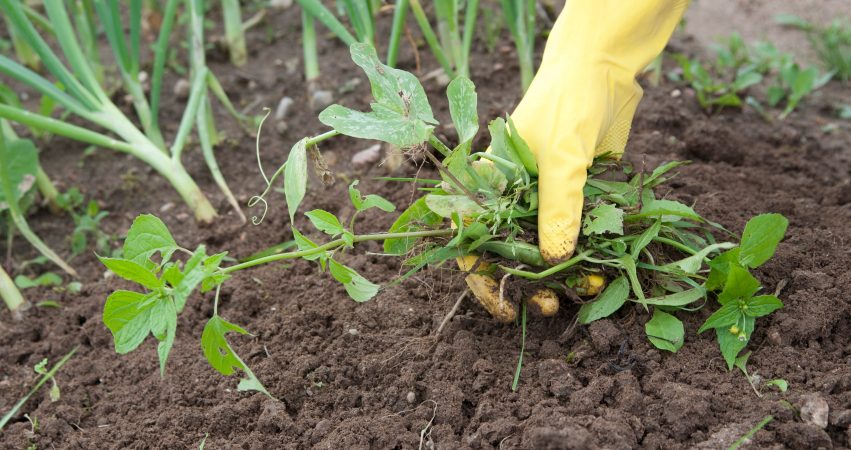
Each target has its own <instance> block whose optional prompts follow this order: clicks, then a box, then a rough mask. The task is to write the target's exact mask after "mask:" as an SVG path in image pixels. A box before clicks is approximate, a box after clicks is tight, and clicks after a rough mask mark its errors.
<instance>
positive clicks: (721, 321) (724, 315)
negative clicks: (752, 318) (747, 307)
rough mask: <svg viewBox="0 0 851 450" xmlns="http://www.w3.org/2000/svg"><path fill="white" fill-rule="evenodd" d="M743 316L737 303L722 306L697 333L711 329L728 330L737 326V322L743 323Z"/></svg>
mask: <svg viewBox="0 0 851 450" xmlns="http://www.w3.org/2000/svg"><path fill="white" fill-rule="evenodd" d="M742 316H743V315H742V312H741V310H739V305H737V304H736V303H735V302H731V303H727V304H726V305H721V308H719V309H718V311H715V312H714V313H712V315H711V316H709V318H707V319H706V322H704V323H703V325H701V326H700V329H699V330H697V332H698V334H700V333H703V332H704V331H706V330H708V329H710V328H719V329H722V328H723V329H725V330H726V329H727V328H729V327H731V326H733V325H735V324H736V323H737V322H741V318H742Z"/></svg>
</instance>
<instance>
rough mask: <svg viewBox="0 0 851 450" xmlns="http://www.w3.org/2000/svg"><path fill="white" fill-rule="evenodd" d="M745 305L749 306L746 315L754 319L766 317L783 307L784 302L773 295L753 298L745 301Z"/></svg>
mask: <svg viewBox="0 0 851 450" xmlns="http://www.w3.org/2000/svg"><path fill="white" fill-rule="evenodd" d="M745 304H746V305H747V306H748V309H746V310H745V314H747V315H749V316H752V317H762V316H766V315H768V314H771V313H773V312H774V311H777V310H778V309H780V308H782V307H783V302H781V301H780V299H779V298H777V297H775V296H773V295H760V296H758V297H751V298H749V299H748V300H747V301H745Z"/></svg>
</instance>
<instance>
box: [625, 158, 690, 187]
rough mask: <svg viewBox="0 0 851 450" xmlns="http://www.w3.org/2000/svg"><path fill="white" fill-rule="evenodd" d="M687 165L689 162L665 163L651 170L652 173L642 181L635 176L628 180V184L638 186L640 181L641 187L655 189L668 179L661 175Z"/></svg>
mask: <svg viewBox="0 0 851 450" xmlns="http://www.w3.org/2000/svg"><path fill="white" fill-rule="evenodd" d="M689 163H690V161H670V162H667V163H665V164H662V165H661V166H659V167H657V168H655V169H653V172H652V173H650V175H647V176H645V177H643V179H642V177H641V175H636V176H635V177H633V178H632V180H630V184H632V185H633V186H638V183H639V181H641V182H643V185H644V187H645V188H654V187H656V186H658V185H660V184H662V183H664V182H665V181H667V180H668V178H666V177H663V175H665V174H666V173H668V172H669V171H671V170H672V169H675V168H677V167H679V166H682V165H685V164H689Z"/></svg>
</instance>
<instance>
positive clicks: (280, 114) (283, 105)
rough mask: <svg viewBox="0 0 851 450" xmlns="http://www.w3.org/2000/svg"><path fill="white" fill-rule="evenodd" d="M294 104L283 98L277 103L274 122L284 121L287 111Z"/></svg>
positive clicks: (289, 99)
mask: <svg viewBox="0 0 851 450" xmlns="http://www.w3.org/2000/svg"><path fill="white" fill-rule="evenodd" d="M293 103H295V100H293V99H292V98H290V97H284V98H282V99H281V101H279V102H278V107H277V108H275V120H284V119H286V118H287V111H289V110H290V106H292V105H293Z"/></svg>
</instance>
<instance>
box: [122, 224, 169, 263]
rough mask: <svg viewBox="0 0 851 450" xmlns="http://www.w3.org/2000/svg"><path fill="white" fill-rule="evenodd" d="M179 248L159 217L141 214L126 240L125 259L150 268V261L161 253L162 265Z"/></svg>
mask: <svg viewBox="0 0 851 450" xmlns="http://www.w3.org/2000/svg"><path fill="white" fill-rule="evenodd" d="M177 248H178V245H177V242H175V241H174V238H173V237H172V236H171V233H170V232H169V231H168V227H166V225H165V224H164V223H163V221H162V220H160V219H159V217H157V216H154V215H151V214H140V215H139V216H137V217H136V219H135V220H133V225H131V226H130V230H129V231H127V238H126V239H124V258H126V259H129V260H132V261H133V262H135V263H137V264H140V265H143V266H148V265H149V263H148V259H149V258H150V257H151V256H153V254H154V253H157V252H159V253H160V255H161V256H162V263H165V262H167V261H168V260H169V259H170V258H171V255H172V254H173V253H174V251H175V250H177Z"/></svg>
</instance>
